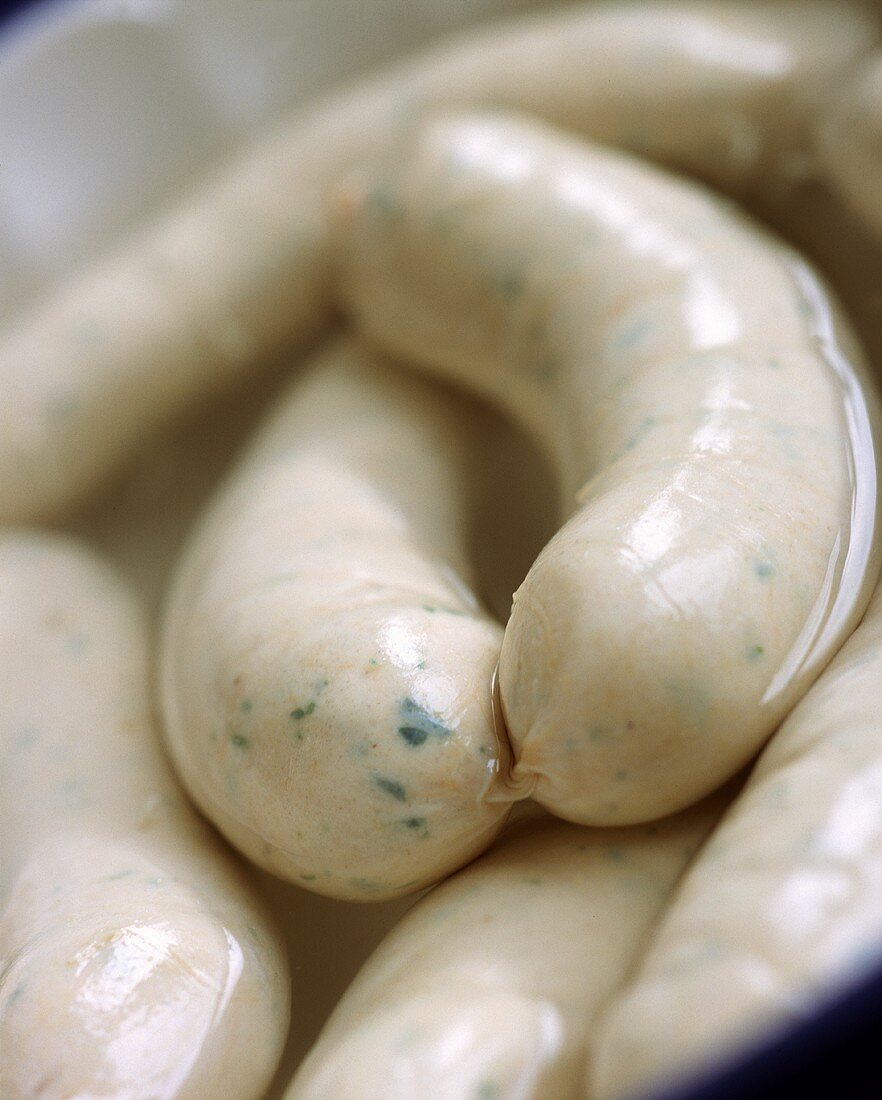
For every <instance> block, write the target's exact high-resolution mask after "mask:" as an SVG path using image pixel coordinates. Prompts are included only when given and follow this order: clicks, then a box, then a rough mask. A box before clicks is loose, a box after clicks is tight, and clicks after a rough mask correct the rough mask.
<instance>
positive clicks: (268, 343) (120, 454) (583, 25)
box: [0, 0, 878, 522]
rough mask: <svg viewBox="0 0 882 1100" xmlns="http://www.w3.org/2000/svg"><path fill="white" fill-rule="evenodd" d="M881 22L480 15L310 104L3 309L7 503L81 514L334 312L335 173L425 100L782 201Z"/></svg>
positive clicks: (681, 8) (410, 117) (792, 16)
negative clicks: (550, 125) (822, 108)
mask: <svg viewBox="0 0 882 1100" xmlns="http://www.w3.org/2000/svg"><path fill="white" fill-rule="evenodd" d="M877 37H878V31H877V28H876V27H875V26H874V24H873V21H872V20H871V19H870V18H868V17H867V16H866V14H865V13H863V12H861V11H860V9H858V8H854V7H850V6H846V5H843V4H841V3H839V2H824V0H813V2H804V3H801V4H800V5H799V6H798V7H797V6H796V5H793V4H791V3H788V2H769V3H763V4H762V5H753V6H750V7H745V6H742V5H740V4H738V3H731V4H726V3H720V4H715V5H713V6H712V7H709V6H708V5H707V4H704V3H695V2H679V3H678V2H671V3H662V4H653V5H639V4H616V3H610V4H597V5H591V6H589V7H586V8H581V7H578V8H575V9H564V10H562V11H560V12H556V13H551V14H549V13H543V14H541V15H533V16H527V17H521V18H519V19H514V20H512V21H511V22H510V23H509V24H508V25H502V26H500V25H496V26H494V27H493V28H491V29H490V30H483V31H480V30H479V31H473V32H470V33H468V34H466V35H464V36H462V37H461V38H459V39H454V40H453V41H452V42H450V43H448V44H445V45H442V46H440V47H437V48H435V49H433V50H430V51H428V52H426V53H425V54H424V55H422V56H420V57H417V58H416V59H413V60H408V61H406V62H404V63H403V64H400V65H398V66H396V67H393V68H392V69H391V70H389V71H388V72H386V73H382V74H380V75H379V76H377V77H374V78H372V79H370V80H367V81H364V82H362V83H361V84H359V85H356V86H354V87H352V88H350V89H346V90H344V91H342V92H339V93H335V94H334V95H332V96H330V97H328V98H327V99H325V100H324V101H322V102H320V103H319V104H317V105H314V106H312V107H310V108H307V109H306V110H298V111H296V112H295V113H294V114H293V117H291V118H290V119H288V120H286V121H285V122H284V123H283V124H282V125H281V126H280V127H279V128H277V129H276V130H275V131H274V132H272V133H270V134H269V135H268V136H267V137H265V138H263V139H261V141H259V142H258V143H257V144H256V145H255V146H254V147H253V148H251V149H246V150H245V151H243V152H242V153H240V154H239V155H237V156H236V157H235V158H234V159H233V160H232V162H231V163H229V164H227V165H224V166H222V167H221V168H219V169H218V170H217V171H216V172H215V173H214V174H213V175H212V176H211V177H210V178H209V179H207V180H204V181H201V182H199V183H198V184H197V185H195V186H194V188H193V189H192V190H191V191H190V192H189V193H187V194H186V195H185V196H184V197H183V198H182V199H181V200H180V201H179V202H178V203H177V204H175V205H173V206H171V207H170V208H168V209H166V210H163V211H161V212H160V213H159V214H158V215H157V216H156V217H155V218H153V219H152V220H149V221H148V222H147V223H145V224H144V225H142V226H141V227H140V228H138V230H137V231H136V232H135V233H134V234H133V235H132V236H131V237H130V238H129V239H128V240H126V241H125V242H123V243H122V244H121V245H120V246H119V247H118V248H117V249H116V250H115V251H113V252H111V253H110V254H109V255H107V256H106V257H104V258H103V259H100V260H98V261H97V262H96V263H94V264H92V265H91V266H90V267H89V268H88V269H87V270H85V271H81V272H77V273H75V274H74V275H73V276H71V277H70V278H69V279H67V280H66V281H64V282H62V283H61V285H59V286H58V287H55V288H52V289H51V290H49V292H48V293H47V295H46V296H45V297H44V298H43V299H42V300H41V301H37V302H35V303H33V304H32V305H31V306H30V307H29V308H28V309H27V310H25V312H24V313H23V314H22V315H21V316H18V317H16V318H12V319H10V320H9V322H8V323H6V324H5V325H4V328H3V331H2V333H0V380H2V386H0V469H2V470H3V471H4V476H3V478H2V479H0V518H2V519H4V520H6V521H17V522H21V521H24V520H32V519H46V518H55V517H58V516H61V515H64V514H66V513H67V512H68V511H69V510H70V508H71V507H73V506H75V505H76V504H78V503H79V502H81V501H82V500H83V499H84V498H85V497H87V496H88V494H89V493H91V492H92V491H93V490H94V489H96V488H97V487H98V486H100V485H101V484H102V483H103V482H105V481H106V480H107V478H108V477H109V476H110V475H111V474H112V473H113V472H114V471H115V470H117V469H118V468H119V467H120V466H121V465H123V464H124V463H125V461H126V459H127V458H129V457H130V456H131V455H132V454H133V453H134V452H135V450H136V449H137V448H138V446H139V445H140V444H141V443H142V442H143V441H144V440H145V439H147V438H148V437H149V436H150V434H151V432H153V431H154V430H156V429H157V428H158V427H161V426H163V425H167V424H169V423H172V422H173V421H174V419H175V418H176V417H177V416H179V415H180V414H181V413H182V412H183V411H185V410H187V409H189V408H192V407H194V406H195V405H196V404H198V402H199V401H201V400H205V399H207V398H208V397H210V396H211V395H212V394H213V393H215V392H216V391H218V390H219V389H222V388H224V387H226V386H229V385H231V384H233V382H234V381H235V380H236V379H239V378H242V377H244V376H247V374H248V373H249V372H251V371H254V370H256V369H258V367H259V365H260V363H261V362H263V361H266V360H267V359H269V358H271V357H272V356H273V355H275V354H278V353H279V352H281V351H283V350H285V349H286V348H287V347H290V346H291V345H292V344H293V343H294V342H296V341H298V340H301V341H302V340H304V339H305V338H307V337H308V336H310V335H312V334H314V333H315V332H316V331H317V330H318V329H320V328H321V327H322V326H323V325H324V324H326V323H327V321H328V318H329V310H330V305H331V295H330V275H331V270H330V261H331V255H330V230H329V224H328V218H327V212H326V192H327V189H328V187H329V186H330V185H332V183H333V181H334V180H335V179H336V177H337V176H338V175H339V173H340V172H341V171H344V170H346V169H348V168H350V167H351V166H352V165H354V164H356V163H358V162H359V160H360V159H361V158H362V157H364V156H365V155H369V154H372V153H374V152H376V151H377V150H379V149H382V148H390V147H394V145H395V143H396V141H397V139H398V136H399V135H400V133H401V132H402V130H403V129H404V128H406V127H408V126H410V125H412V123H413V121H414V119H415V118H417V117H419V116H421V115H425V114H426V113H428V112H431V111H433V110H435V109H437V108H438V107H440V106H447V107H462V106H476V107H489V106H493V107H507V108H509V109H512V110H521V111H525V112H530V113H533V114H536V115H538V116H540V117H544V118H547V119H548V120H550V121H553V122H556V123H558V124H559V125H561V126H565V127H569V128H571V129H572V130H574V131H575V132H576V133H580V134H583V135H585V136H588V137H591V138H594V139H595V140H598V141H602V142H605V143H608V144H611V145H617V146H620V147H621V148H624V149H630V150H632V151H633V152H635V153H639V154H640V155H641V156H644V157H647V158H649V159H653V160H657V161H659V162H662V163H665V164H668V165H670V166H672V167H675V168H678V169H680V170H683V171H686V172H689V173H691V174H695V175H697V176H698V177H700V178H702V179H704V180H706V181H708V182H710V183H712V184H713V185H715V186H717V187H720V188H721V189H723V190H724V191H726V192H728V193H731V194H734V195H738V196H742V197H745V196H753V197H757V196H759V197H761V198H764V199H768V200H771V201H773V202H774V199H775V196H777V195H779V194H780V193H782V192H784V193H786V191H787V189H788V188H789V186H790V185H791V184H792V182H793V180H794V179H795V178H799V177H801V176H803V175H805V173H806V171H807V170H808V166H810V164H811V134H810V131H811V125H812V121H813V115H814V112H815V111H816V108H817V105H818V104H819V103H821V102H823V101H824V98H825V96H827V95H828V93H829V89H830V88H831V87H838V85H839V83H841V79H842V74H843V73H845V72H847V71H848V70H849V69H851V68H853V67H854V65H855V64H856V63H857V61H858V60H859V59H860V58H861V57H862V56H864V55H865V54H866V53H867V52H868V51H869V50H870V49H871V47H872V46H873V44H874V42H875V41H876V40H877ZM109 410H112V415H109Z"/></svg>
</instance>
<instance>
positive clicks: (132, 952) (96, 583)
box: [0, 532, 289, 1100]
mask: <svg viewBox="0 0 882 1100" xmlns="http://www.w3.org/2000/svg"><path fill="white" fill-rule="evenodd" d="M147 676H148V656H147V643H146V632H145V629H144V625H143V623H142V621H141V618H140V615H139V613H138V610H137V609H136V607H135V605H134V602H133V601H132V599H131V597H130V596H129V594H128V593H127V592H126V590H125V589H124V588H123V587H122V586H121V585H120V583H119V581H118V580H117V579H116V577H115V576H114V574H113V573H112V572H111V571H110V570H109V569H108V568H107V567H106V566H105V565H104V564H103V563H102V562H101V561H100V560H98V559H96V558H95V557H94V556H93V555H92V554H91V553H89V552H87V551H85V550H82V549H80V548H78V547H76V546H75V545H74V544H72V543H69V542H66V541H65V540H62V539H59V538H57V537H53V536H48V535H37V534H27V533H21V534H20V533H8V532H7V533H4V534H3V535H0V831H2V835H3V843H4V848H5V853H4V857H3V874H2V881H0V975H2V978H0V1050H2V1058H0V1093H2V1095H3V1097H4V1100H34V1098H35V1097H40V1098H41V1100H66V1098H69V1097H74V1096H76V1097H80V1096H82V1097H85V1096H90V1097H91V1096H95V1097H98V1096H108V1097H109V1096H113V1097H115V1098H119V1100H157V1098H158V1097H161V1098H163V1100H216V1098H217V1097H218V1096H221V1095H223V1096H224V1097H225V1098H229V1100H234V1098H235V1100H260V1098H261V1097H262V1096H263V1095H264V1091H265V1089H266V1087H267V1084H268V1082H269V1080H270V1078H271V1076H272V1074H273V1072H274V1070H275V1067H276V1062H277V1060H278V1058H279V1056H280V1054H281V1050H282V1045H283V1043H284V1040H285V1035H286V1031H287V1022H288V1000H289V988H288V975H287V960H286V959H285V957H284V950H283V948H282V946H281V943H280V941H279V940H278V938H277V934H276V932H275V929H274V927H273V925H272V923H271V922H270V921H269V919H268V917H267V915H266V914H265V913H264V910H263V907H262V905H261V904H260V903H259V902H258V900H257V898H256V897H255V896H254V895H253V887H252V886H251V885H250V884H249V883H248V881H247V880H246V879H245V878H244V876H243V874H242V872H241V871H240V869H239V868H238V867H236V866H235V864H234V862H233V859H232V857H231V856H230V854H229V853H228V852H226V851H224V850H223V849H222V847H221V845H220V843H219V841H218V839H217V837H216V836H215V835H214V834H213V833H212V832H211V831H210V830H209V829H208V827H207V826H206V825H205V824H204V823H203V822H201V821H200V820H199V819H198V818H197V817H196V815H195V814H194V813H193V811H192V809H191V808H190V807H189V805H188V804H187V803H186V801H185V799H184V797H183V794H182V793H181V792H180V790H179V788H178V787H177V785H176V784H175V783H174V781H173V780H172V777H171V774H170V772H169V770H168V767H167V765H166V763H165V761H164V759H163V757H162V754H161V752H160V749H159V745H158V743H157V740H156V734H155V731H154V729H153V726H152V721H151V714H150V705H149V702H148V693H147Z"/></svg>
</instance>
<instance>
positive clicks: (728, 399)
mask: <svg viewBox="0 0 882 1100" xmlns="http://www.w3.org/2000/svg"><path fill="white" fill-rule="evenodd" d="M750 408H751V405H750V403H749V402H748V401H744V400H742V399H741V398H736V397H735V396H734V395H733V393H732V382H731V380H730V379H728V378H722V379H720V381H718V382H716V383H715V384H714V385H713V386H712V387H711V390H710V392H709V393H708V395H707V397H706V398H705V399H704V400H703V401H702V403H701V409H702V412H703V413H704V414H705V417H706V419H705V421H704V423H703V424H702V425H701V427H699V428H697V429H696V430H695V431H694V432H693V433H692V435H691V437H690V439H689V447H690V450H692V451H699V452H704V453H707V452H711V453H713V454H729V453H730V452H731V451H732V450H733V446H734V443H735V431H734V427H733V425H732V422H731V418H730V416H729V414H730V413H731V412H732V411H733V410H739V411H742V412H747V411H749V410H750Z"/></svg>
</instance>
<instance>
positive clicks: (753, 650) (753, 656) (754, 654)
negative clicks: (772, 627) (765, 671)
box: [747, 645, 766, 661]
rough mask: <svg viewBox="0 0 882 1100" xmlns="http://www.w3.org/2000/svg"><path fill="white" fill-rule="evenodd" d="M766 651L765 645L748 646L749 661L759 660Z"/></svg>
mask: <svg viewBox="0 0 882 1100" xmlns="http://www.w3.org/2000/svg"><path fill="white" fill-rule="evenodd" d="M765 652H766V651H765V647H763V646H761V645H752V646H748V649H747V659H748V661H758V660H759V659H760V657H762V656H763V654H764V653H765Z"/></svg>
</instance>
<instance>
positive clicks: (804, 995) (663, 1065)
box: [595, 589, 882, 1100]
mask: <svg viewBox="0 0 882 1100" xmlns="http://www.w3.org/2000/svg"><path fill="white" fill-rule="evenodd" d="M880 685H882V589H879V590H877V593H876V595H875V596H874V599H873V602H872V603H871V605H870V607H869V609H868V610H867V614H866V616H865V618H864V621H863V622H862V623H861V625H860V626H859V627H858V629H857V630H856V631H855V633H854V635H853V636H852V638H851V639H850V640H849V641H848V642H847V643H846V645H845V646H844V647H843V649H842V651H841V652H840V653H839V654H838V656H837V657H836V658H835V660H834V661H833V663H832V664H831V665H830V667H829V668H828V669H827V671H826V672H825V673H824V674H823V676H822V677H821V678H820V680H818V682H817V684H816V685H815V686H814V688H813V689H812V690H811V691H810V692H809V693H808V695H806V697H805V698H804V699H803V701H802V702H801V703H800V705H799V706H798V707H797V708H796V710H794V712H793V713H792V714H791V715H790V717H789V718H788V719H787V721H786V722H785V723H784V725H783V726H782V727H781V729H780V730H779V731H778V732H777V733H776V734H775V736H774V737H773V739H772V740H771V742H770V743H769V746H768V748H767V749H766V751H765V752H764V753H763V755H762V756H761V757H760V760H759V763H758V764H757V765H756V768H755V769H754V771H753V773H752V774H751V776H750V780H749V782H748V784H747V786H746V788H745V789H744V791H743V793H742V794H741V795H740V797H739V798H738V799H737V800H736V801H735V803H734V804H733V806H732V807H731V809H730V810H729V812H728V814H727V815H726V817H725V818H724V819H723V822H722V824H721V825H720V826H719V827H718V828H717V831H716V833H715V834H714V836H713V837H712V839H711V840H710V841H709V842H708V844H707V846H706V847H705V848H704V849H703V851H702V853H701V855H700V857H699V858H698V859H697V860H696V862H695V865H694V866H693V867H692V869H691V870H690V872H689V874H688V876H687V878H686V879H685V881H684V882H683V885H682V888H681V889H680V890H679V891H678V893H677V895H676V897H675V899H674V901H673V903H672V905H671V908H670V909H669V911H668V913H667V914H666V916H665V919H664V921H663V923H662V925H661V928H660V930H659V932H658V934H657V935H656V937H655V938H654V940H653V942H652V945H651V947H650V950H649V951H648V953H647V955H646V958H645V959H644V960H643V962H642V964H641V965H640V967H639V968H638V970H637V972H636V974H635V975H634V978H633V982H632V984H631V985H630V987H629V989H628V991H627V992H626V994H625V995H624V996H622V997H621V998H620V999H618V1000H617V1002H616V1003H615V1004H614V1006H613V1008H612V1012H611V1014H610V1015H609V1017H608V1018H607V1020H606V1021H605V1022H604V1025H603V1027H602V1029H601V1032H600V1034H599V1036H598V1044H599V1046H598V1049H599V1052H600V1053H599V1064H598V1067H597V1073H596V1080H595V1087H596V1094H597V1097H598V1098H599V1100H605V1098H607V1097H609V1098H612V1097H618V1096H620V1095H625V1094H630V1092H631V1091H632V1090H634V1091H637V1090H638V1088H639V1087H640V1086H645V1085H647V1084H648V1083H649V1082H650V1081H653V1082H654V1081H656V1080H658V1079H660V1078H666V1077H668V1076H671V1077H673V1076H677V1075H678V1074H680V1073H685V1072H686V1071H692V1070H695V1069H697V1068H699V1067H701V1066H703V1065H705V1064H708V1063H712V1062H713V1061H714V1060H715V1059H717V1058H719V1057H721V1056H722V1055H724V1054H725V1055H727V1056H731V1055H733V1054H734V1053H735V1052H736V1051H737V1050H738V1049H739V1048H740V1047H741V1045H742V1044H745V1043H748V1042H749V1041H752V1040H753V1039H755V1038H756V1037H757V1036H759V1035H760V1034H761V1033H763V1032H765V1031H769V1030H771V1029H772V1028H773V1027H779V1026H781V1025H783V1024H785V1023H789V1022H792V1021H794V1020H797V1019H799V1018H800V1017H802V1016H805V1015H807V1014H808V1013H810V1012H811V1011H812V1010H813V1008H814V1006H815V1005H816V1004H817V1002H818V1000H819V998H820V997H821V995H822V994H829V993H831V992H832V991H834V990H835V989H836V988H837V987H838V986H839V985H840V984H841V983H847V982H848V981H849V980H852V979H854V978H856V977H858V976H860V975H861V974H862V973H864V972H865V970H866V968H867V967H868V966H869V965H870V963H871V962H873V961H878V959H879V957H880V956H882V720H880V705H879V704H880V698H882V690H880ZM720 991H725V993H724V995H720Z"/></svg>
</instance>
